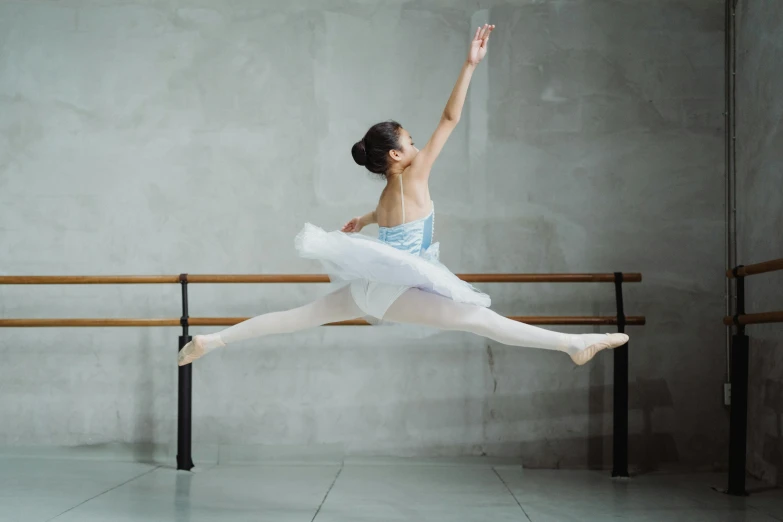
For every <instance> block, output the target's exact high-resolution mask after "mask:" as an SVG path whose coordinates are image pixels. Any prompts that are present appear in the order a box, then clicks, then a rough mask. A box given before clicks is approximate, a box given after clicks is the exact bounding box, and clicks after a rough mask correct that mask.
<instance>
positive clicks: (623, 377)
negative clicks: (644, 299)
mask: <svg viewBox="0 0 783 522" xmlns="http://www.w3.org/2000/svg"><path fill="white" fill-rule="evenodd" d="M614 292H615V300H616V302H617V330H618V332H620V333H625V326H626V317H625V305H624V303H623V274H622V272H615V273H614ZM613 379H614V390H613V402H614V404H613V407H612V410H613V412H612V414H613V437H612V477H619V478H626V477H628V344H627V343H626V344H625V346H621V347H619V348H617V349H615V350H614V377H613Z"/></svg>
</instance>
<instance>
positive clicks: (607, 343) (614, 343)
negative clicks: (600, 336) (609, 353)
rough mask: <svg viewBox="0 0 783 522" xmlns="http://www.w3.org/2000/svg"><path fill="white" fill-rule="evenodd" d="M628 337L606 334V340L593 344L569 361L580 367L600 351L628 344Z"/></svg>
mask: <svg viewBox="0 0 783 522" xmlns="http://www.w3.org/2000/svg"><path fill="white" fill-rule="evenodd" d="M628 339H629V337H628V336H627V335H625V334H621V333H612V334H606V338H605V339H604V340H602V341H600V342H597V343H593V344H591V345H590V346H588V347H587V348H585V349H584V350H580V351H578V352H576V353H575V354H574V355H572V356H571V359H572V360H573V361H574V362H575V363H576V364H577V365H578V366H582V365H583V364H586V363H587V362H589V361H590V359H592V358H593V357H595V355H596V354H597V353H598V352H600V351H601V350H606V349H612V348H617V347H619V346H623V345H624V344H625V343H627V342H628Z"/></svg>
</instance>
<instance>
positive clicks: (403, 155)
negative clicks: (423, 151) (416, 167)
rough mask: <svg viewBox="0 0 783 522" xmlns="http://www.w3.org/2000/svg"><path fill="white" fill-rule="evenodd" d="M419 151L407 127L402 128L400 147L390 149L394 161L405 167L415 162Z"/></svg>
mask: <svg viewBox="0 0 783 522" xmlns="http://www.w3.org/2000/svg"><path fill="white" fill-rule="evenodd" d="M418 153H419V149H417V148H416V146H415V144H414V142H413V138H411V135H410V134H409V133H408V131H406V130H405V129H400V133H399V149H395V150H390V151H389V155H390V156H391V159H392V161H394V162H396V163H398V164H399V165H400V167H402V168H403V169H406V168H408V166H410V164H411V163H412V162H413V158H415V157H416V154H418Z"/></svg>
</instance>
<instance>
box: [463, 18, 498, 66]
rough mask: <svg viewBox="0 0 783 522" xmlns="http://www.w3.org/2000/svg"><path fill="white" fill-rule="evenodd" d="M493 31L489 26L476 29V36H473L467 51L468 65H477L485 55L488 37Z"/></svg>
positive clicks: (493, 27)
mask: <svg viewBox="0 0 783 522" xmlns="http://www.w3.org/2000/svg"><path fill="white" fill-rule="evenodd" d="M494 30H495V26H494V25H489V24H484V26H483V27H479V28H478V29H476V34H475V35H473V41H471V42H470V50H469V51H468V63H469V64H470V65H478V64H479V62H480V61H481V60H483V59H484V57H485V56H486V55H487V43H488V42H489V35H490V34H492V31H494Z"/></svg>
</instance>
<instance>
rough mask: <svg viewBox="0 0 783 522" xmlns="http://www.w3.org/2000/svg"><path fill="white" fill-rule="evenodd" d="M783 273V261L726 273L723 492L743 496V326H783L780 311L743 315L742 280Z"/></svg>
mask: <svg viewBox="0 0 783 522" xmlns="http://www.w3.org/2000/svg"><path fill="white" fill-rule="evenodd" d="M779 270H783V258H782V259H773V260H771V261H765V262H763V263H758V264H755V265H748V266H744V265H740V266H737V267H736V268H734V269H732V270H727V271H726V277H728V278H729V279H736V285H737V308H736V312H737V313H736V315H733V316H726V317H724V318H723V324H725V325H726V326H734V327H735V332H734V335H732V337H731V353H730V356H729V357H730V363H729V364H730V367H731V401H730V405H729V407H730V409H731V411H730V420H729V477H728V488H727V489H726V490H725V493H728V494H729V495H735V496H745V495H747V491H746V490H745V467H746V455H745V453H746V451H747V442H748V441H747V435H748V373H749V372H748V367H749V362H750V338H749V337H748V336H747V335H746V333H745V326H746V325H750V324H769V323H783V311H781V312H764V313H754V314H746V313H745V278H746V277H749V276H753V275H758V274H766V273H769V272H775V271H779Z"/></svg>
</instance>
